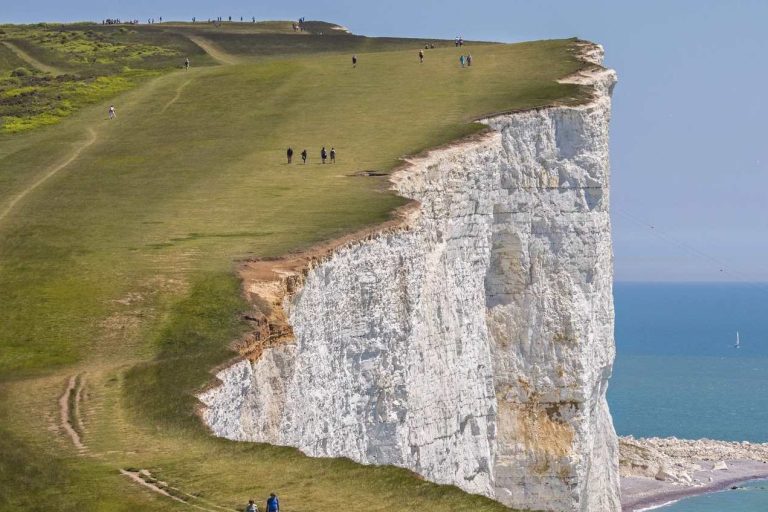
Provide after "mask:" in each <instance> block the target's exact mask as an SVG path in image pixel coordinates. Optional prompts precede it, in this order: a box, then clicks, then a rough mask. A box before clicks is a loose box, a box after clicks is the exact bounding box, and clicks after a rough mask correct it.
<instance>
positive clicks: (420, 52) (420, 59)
mask: <svg viewBox="0 0 768 512" xmlns="http://www.w3.org/2000/svg"><path fill="white" fill-rule="evenodd" d="M419 62H422V63H423V62H424V50H419Z"/></svg>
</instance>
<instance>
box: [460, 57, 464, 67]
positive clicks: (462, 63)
mask: <svg viewBox="0 0 768 512" xmlns="http://www.w3.org/2000/svg"><path fill="white" fill-rule="evenodd" d="M459 63H460V64H461V67H464V56H463V55H462V56H461V57H459Z"/></svg>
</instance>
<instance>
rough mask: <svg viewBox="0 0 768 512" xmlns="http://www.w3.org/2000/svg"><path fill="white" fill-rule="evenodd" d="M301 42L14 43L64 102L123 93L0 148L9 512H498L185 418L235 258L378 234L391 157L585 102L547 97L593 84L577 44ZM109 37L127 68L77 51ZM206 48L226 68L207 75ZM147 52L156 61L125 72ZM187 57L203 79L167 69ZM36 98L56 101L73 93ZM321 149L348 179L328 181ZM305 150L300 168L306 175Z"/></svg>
mask: <svg viewBox="0 0 768 512" xmlns="http://www.w3.org/2000/svg"><path fill="white" fill-rule="evenodd" d="M310 27H311V30H310V31H308V32H305V33H294V32H293V31H292V30H291V28H290V24H289V23H284V22H273V23H269V24H253V25H249V24H231V25H230V24H224V25H223V26H222V27H214V26H212V25H208V24H196V25H195V26H190V25H185V24H173V25H168V26H165V25H155V26H152V27H104V26H100V25H99V26H83V25H73V26H63V27H54V28H51V27H37V26H35V27H3V34H1V35H2V36H3V37H6V38H7V39H6V40H8V41H11V42H12V44H14V45H18V47H19V48H22V49H23V50H24V51H25V52H27V53H28V54H29V55H32V56H33V57H34V58H35V59H37V60H39V61H40V62H44V63H46V64H49V65H52V66H53V65H55V66H56V67H60V68H62V70H65V71H66V72H67V73H71V75H63V76H67V77H69V76H74V77H75V78H73V79H71V80H74V81H83V82H86V83H92V82H95V81H98V79H99V78H101V79H104V80H107V81H108V82H110V83H112V82H114V81H115V80H129V81H130V83H128V84H124V85H125V87H118V88H114V89H113V88H110V87H107V86H105V90H104V91H102V93H103V94H101V93H100V94H96V95H90V94H86V95H85V97H84V98H83V99H82V100H81V101H78V102H73V104H72V105H71V107H72V108H71V110H70V111H69V112H68V113H67V115H65V116H59V117H58V118H57V119H56V124H55V125H54V126H48V127H43V128H41V127H39V124H38V125H36V126H34V127H31V128H33V129H30V130H27V131H24V132H21V133H10V132H9V131H6V133H4V134H0V290H2V300H0V326H2V329H0V510H24V509H33V508H34V507H35V506H37V505H36V504H39V503H40V501H41V500H40V498H41V497H44V501H45V503H46V505H48V504H50V505H51V506H50V507H49V508H53V509H54V510H172V509H177V508H179V509H181V508H188V507H189V505H185V504H183V503H181V502H179V501H174V500H172V499H170V498H167V497H163V496H160V495H158V494H156V493H152V492H150V491H149V490H147V489H146V488H143V487H141V486H139V485H137V484H136V483H132V482H131V481H130V480H129V479H128V478H127V477H125V476H121V475H120V474H119V470H120V469H124V468H136V469H146V470H149V471H151V472H152V474H153V475H155V476H156V477H157V478H160V479H162V480H164V481H166V482H168V484H169V485H170V486H173V487H177V488H179V489H181V490H182V492H183V493H187V494H186V495H185V494H181V495H182V496H185V497H184V499H186V500H188V501H190V502H191V503H195V504H197V505H198V506H199V507H201V508H203V509H204V510H224V509H227V510H232V509H233V508H235V507H236V506H243V504H244V500H247V499H248V498H249V497H250V496H259V497H263V496H265V495H266V493H268V492H269V491H270V490H273V489H274V490H276V491H277V492H278V493H279V494H280V495H281V498H282V500H283V502H284V505H285V506H286V507H287V508H286V510H297V511H302V510H307V511H308V510H315V509H318V508H326V507H333V508H343V509H346V510H351V511H353V512H354V511H363V510H365V511H369V510H385V509H388V508H390V507H392V506H402V504H403V503H408V506H409V507H412V508H417V509H420V510H427V511H429V510H446V509H448V510H453V509H458V508H468V507H471V508H473V509H476V510H489V511H490V510H503V507H501V506H500V505H498V504H495V503H493V502H491V501H490V500H486V499H483V498H479V497H477V496H470V495H467V494H466V493H463V492H460V491H458V490H457V489H455V488H452V487H445V486H436V485H434V484H430V483H427V482H424V481H422V480H421V479H419V478H417V477H415V476H414V475H412V474H411V473H409V472H407V471H404V470H400V469H395V468H373V467H363V466H360V465H357V464H354V463H351V462H349V461H345V460H328V459H311V458H308V457H305V456H303V455H301V454H300V453H298V452H297V451H296V450H292V449H286V448H276V447H270V446H263V445H255V444H243V443H233V442H228V441H224V440H221V439H215V438H212V437H210V436H209V435H208V434H207V432H206V431H205V429H204V428H203V427H202V426H201V425H200V423H199V421H198V420H197V417H196V416H195V414H194V408H195V406H196V403H195V400H194V397H193V393H194V392H195V391H196V390H198V389H200V388H201V387H202V386H204V385H206V383H208V381H209V380H210V373H209V372H210V370H211V369H212V368H213V367H215V366H216V365H218V364H221V363H223V362H224V361H226V360H227V359H228V358H229V357H231V354H230V352H229V351H228V349H227V346H228V344H229V342H230V341H232V340H233V339H234V338H235V337H236V336H237V335H238V334H239V333H240V332H241V331H242V329H243V328H244V327H243V325H242V323H241V322H240V320H239V314H240V312H241V311H242V310H243V308H244V304H243V302H242V299H241V298H240V293H239V283H238V281H237V278H236V276H235V273H234V268H235V266H236V262H237V261H238V260H241V259H243V258H249V257H272V256H278V255H281V254H285V253H286V252H289V251H294V250H299V249H302V248H306V247H308V246H310V245H312V244H313V243H316V242H319V241H322V240H327V239H330V238H333V237H335V236H338V235H341V234H343V233H346V232H349V231H352V230H354V229H358V228H361V227H364V226H368V225H372V224H375V223H379V222H381V221H383V220H386V219H387V218H388V216H389V215H390V212H391V211H392V210H393V208H395V207H396V206H398V205H400V204H402V202H403V200H402V199H401V198H398V197H396V196H394V195H393V194H392V193H390V192H388V191H387V181H386V176H379V177H377V176H370V177H359V176H354V174H355V173H357V172H358V171H363V170H377V171H380V172H382V173H384V174H386V173H387V172H389V171H390V170H391V169H392V168H393V167H394V166H395V165H397V164H398V162H399V159H400V158H401V157H402V156H404V155H408V154H413V153H417V152H419V151H421V150H423V149H425V148H428V147H432V146H436V145H440V144H443V143H446V142H448V141H451V140H454V139H456V138H459V137H461V136H464V135H466V134H469V133H472V132H474V131H476V130H477V129H478V127H477V125H475V124H473V123H472V120H473V119H475V118H476V117H477V116H481V115H484V114H488V113H492V112H497V111H502V110H509V109H522V108H530V107H535V106H541V105H546V104H552V103H556V102H558V103H573V102H577V101H581V100H583V99H584V97H585V92H584V91H582V90H580V89H579V88H577V87H576V86H574V85H565V84H559V83H557V81H556V80H557V79H559V78H561V77H563V76H565V75H568V74H570V73H572V72H574V71H576V70H577V69H579V68H580V66H581V65H582V64H581V63H580V62H579V61H577V60H576V58H575V53H576V48H575V42H574V41H570V40H569V41H542V42H535V43H525V44H516V45H495V44H472V45H471V47H469V48H467V47H465V48H463V49H462V50H459V49H456V48H454V47H453V45H452V43H445V42H438V48H437V49H434V50H429V51H427V52H426V59H425V62H424V64H419V62H418V58H417V52H418V48H420V47H422V46H423V42H424V41H423V40H397V39H370V38H363V37H360V36H353V35H350V34H347V33H344V32H341V31H338V30H335V31H329V30H332V29H330V28H329V27H330V26H329V25H327V24H315V25H310ZM121 28H126V31H125V32H121V30H120V29H121ZM47 31H59V32H62V33H67V34H69V33H76V34H75V35H74V36H70V35H67V36H66V37H63V38H62V37H61V34H58V33H57V34H56V37H54V38H51V36H50V35H45V34H41V33H45V32H47ZM89 32H91V34H89ZM321 32H322V33H323V35H320V33H321ZM101 36H104V37H106V38H107V40H108V42H110V43H109V44H112V45H117V46H116V49H115V48H112V49H109V48H107V47H105V46H95V45H91V46H89V44H85V43H82V41H81V40H83V39H85V40H89V41H90V40H93V41H97V40H98V41H101V39H100V37H101ZM130 38H133V42H131V41H128V39H130ZM193 39H196V40H197V41H198V43H195V42H193V41H192V40H193ZM41 41H42V42H41ZM77 41H80V42H78V43H77V44H78V46H77V48H78V50H77V51H76V52H74V55H79V54H80V53H82V54H84V55H86V57H85V58H84V60H82V59H80V58H79V57H76V56H73V50H72V44H71V43H74V42H77ZM102 42H103V41H102ZM201 42H202V46H201V44H200V43H201ZM104 44H106V43H104ZM207 45H210V48H215V49H216V51H218V52H220V53H219V55H220V56H222V55H223V56H225V57H226V59H227V60H228V61H231V62H238V64H236V65H215V59H213V58H212V57H210V56H208V55H206V54H205V53H204V49H203V48H204V47H205V46H207ZM145 47H151V48H154V49H150V50H147V51H149V52H150V53H151V55H148V56H147V57H146V58H144V57H142V58H141V59H139V60H138V61H137V60H136V55H135V52H136V51H138V50H139V49H140V48H145ZM3 48H4V46H3V45H0V73H7V74H8V77H9V78H11V77H10V73H11V72H12V71H13V70H14V69H16V68H18V67H19V62H20V61H19V57H18V55H16V54H14V53H13V52H12V51H6V50H3ZM105 51H109V52H112V56H111V57H110V58H107V57H103V58H102V57H100V55H102V53H103V52H105ZM142 51H143V50H142ZM460 51H463V52H467V51H471V52H472V55H473V58H474V64H473V66H472V67H471V68H466V69H461V68H460V67H459V65H458V56H459V54H460ZM78 52H80V53H78ZM353 52H354V53H357V54H358V57H359V65H358V67H357V68H356V69H353V68H352V67H351V63H350V55H351V53H353ZM187 54H189V55H192V57H191V59H192V61H193V68H192V69H191V70H189V71H184V70H179V69H176V68H178V64H179V59H178V57H179V56H180V55H187ZM94 58H95V59H96V62H95V63H94V62H93V59H94ZM79 59H80V60H79ZM89 59H90V63H89ZM99 59H102V62H101V63H99ZM137 62H143V64H142V65H141V66H139V65H137ZM131 73H143V75H142V76H141V79H139V80H132V79H130V74H131ZM33 76H36V77H38V78H41V79H43V78H45V81H46V84H45V86H41V87H42V89H44V90H45V92H44V93H42V92H41V93H39V94H42V95H47V96H46V97H48V98H57V97H58V95H60V92H61V91H63V90H65V89H66V87H68V85H67V84H68V83H69V82H70V81H71V80H70V79H69V78H67V79H65V80H63V81H62V82H54V78H53V77H52V76H50V75H43V74H41V73H35V74H34V75H33ZM89 80H90V81H91V82H88V81H89ZM17 85H18V87H28V86H29V85H27V86H24V85H20V84H17ZM31 87H34V85H31ZM46 88H47V89H46ZM118 91H123V92H118ZM0 94H2V93H0ZM0 98H2V96H0ZM55 101H60V100H55ZM75 103H76V104H75ZM110 103H114V104H115V106H116V108H117V112H118V118H117V119H115V120H111V121H110V120H107V119H106V108H107V106H108V105H109V104H110ZM3 105H4V103H3V102H2V101H1V100H0V108H5V107H3ZM17 107H18V109H20V110H18V111H17V114H18V115H17V114H14V115H15V117H21V118H23V117H24V112H22V110H23V109H24V108H25V107H23V106H18V105H17ZM33 107H34V108H32V109H31V110H33V111H35V112H36V113H34V114H33V115H39V113H40V112H42V113H45V112H47V110H50V109H54V108H56V106H55V105H49V106H47V107H45V109H43V110H42V111H40V112H38V111H37V110H35V109H36V108H37V106H35V105H33ZM0 112H2V111H0ZM289 145H290V146H292V147H293V148H294V150H295V152H296V155H295V157H294V164H292V165H290V166H289V165H287V164H286V163H285V149H286V147H288V146H289ZM323 145H325V146H326V147H327V148H328V149H330V147H331V146H335V148H336V150H337V152H338V163H336V164H335V165H331V164H326V165H321V164H320V163H319V151H320V148H321V146H323ZM303 148H306V149H307V150H308V151H309V154H310V158H309V161H308V163H307V165H301V164H300V163H296V161H300V159H299V158H298V153H299V152H300V151H301V149H303ZM73 375H79V376H80V377H79V381H78V382H80V383H81V384H82V392H81V393H80V394H79V395H78V396H79V399H77V400H75V399H74V398H72V399H71V400H69V401H70V402H71V405H74V404H75V403H77V404H79V405H78V410H77V413H76V414H75V413H70V414H69V415H68V417H69V418H70V420H71V422H72V424H73V425H74V427H75V430H76V431H77V432H78V434H79V435H80V436H81V438H82V441H83V443H84V444H85V446H86V448H85V450H84V451H82V452H81V453H79V452H78V451H77V450H75V448H74V446H73V444H72V442H71V441H70V440H69V438H68V436H66V435H65V433H64V431H63V429H62V428H61V425H60V424H61V419H60V414H61V413H60V410H59V404H58V399H59V397H60V396H61V395H62V393H63V392H64V389H65V387H66V383H67V381H68V378H69V377H70V376H73ZM65 401H66V400H65ZM73 414H74V416H72V415H73ZM65 489H66V491H65ZM174 492H176V491H174Z"/></svg>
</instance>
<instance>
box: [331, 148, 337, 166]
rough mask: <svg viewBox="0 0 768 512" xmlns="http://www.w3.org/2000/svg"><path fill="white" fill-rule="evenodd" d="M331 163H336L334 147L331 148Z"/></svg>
mask: <svg viewBox="0 0 768 512" xmlns="http://www.w3.org/2000/svg"><path fill="white" fill-rule="evenodd" d="M331 163H332V164H335V163H336V150H335V149H334V148H331Z"/></svg>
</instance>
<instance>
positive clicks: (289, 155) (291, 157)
mask: <svg viewBox="0 0 768 512" xmlns="http://www.w3.org/2000/svg"><path fill="white" fill-rule="evenodd" d="M285 154H286V155H287V156H288V163H291V160H293V148H290V147H289V148H288V151H286V152H285Z"/></svg>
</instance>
